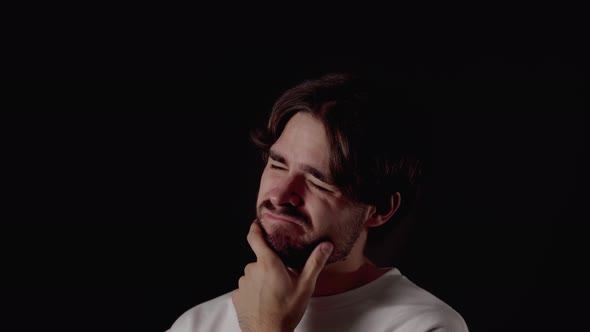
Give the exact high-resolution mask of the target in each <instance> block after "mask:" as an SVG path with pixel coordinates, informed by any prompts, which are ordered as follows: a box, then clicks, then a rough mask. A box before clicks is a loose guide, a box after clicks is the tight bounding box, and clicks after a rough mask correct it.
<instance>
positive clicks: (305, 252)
mask: <svg viewBox="0 0 590 332" xmlns="http://www.w3.org/2000/svg"><path fill="white" fill-rule="evenodd" d="M263 209H266V210H268V211H271V212H272V213H274V214H277V215H285V216H289V217H291V218H296V219H298V220H300V221H301V222H302V224H303V227H304V228H305V229H306V231H309V228H310V227H311V223H310V222H309V219H308V218H307V217H306V216H305V215H304V214H302V213H301V212H300V211H299V210H297V208H295V207H292V206H288V207H281V208H277V207H275V206H274V205H273V204H272V203H271V202H270V200H266V201H264V202H262V203H261V204H260V206H259V207H258V211H257V216H258V218H257V219H256V220H255V222H256V223H258V225H259V226H260V228H261V229H262V233H263V235H264V239H265V241H266V243H267V244H268V246H269V247H270V248H271V249H272V250H273V251H274V252H275V253H276V254H277V255H278V256H279V258H280V259H281V260H282V261H283V263H284V264H285V266H287V267H290V268H292V269H295V270H297V271H301V270H303V267H304V266H305V264H306V262H307V260H308V259H309V256H310V255H311V253H312V252H313V250H314V249H315V248H316V247H317V246H318V245H319V244H320V243H322V242H332V244H333V245H334V250H333V251H332V254H331V255H330V257H329V258H328V261H327V263H326V264H331V263H335V262H338V261H341V260H345V259H346V257H347V256H348V254H349V253H350V251H351V250H352V247H353V245H354V243H355V242H356V240H357V239H358V238H359V236H360V233H361V231H362V219H361V215H362V214H360V213H359V214H358V215H355V216H353V221H352V222H350V224H348V225H342V228H341V230H340V232H339V234H338V238H331V237H329V236H327V235H326V236H320V237H317V238H315V239H312V240H310V241H297V240H295V239H293V237H292V236H289V234H287V233H285V232H286V231H285V229H284V228H281V227H277V228H276V229H274V230H273V232H272V233H271V234H269V233H268V232H267V231H266V229H265V228H264V226H263V225H262V223H261V221H260V217H261V213H262V210H263Z"/></svg>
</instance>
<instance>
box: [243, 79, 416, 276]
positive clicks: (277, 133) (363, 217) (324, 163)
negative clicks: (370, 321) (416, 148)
mask: <svg viewBox="0 0 590 332" xmlns="http://www.w3.org/2000/svg"><path fill="white" fill-rule="evenodd" d="M371 87H372V86H371V85H370V84H367V82H364V81H362V80H359V79H355V78H353V77H351V76H348V75H341V74H332V75H327V76H324V77H322V78H320V79H318V80H313V81H306V82H304V83H302V84H300V85H298V86H295V87H294V88H292V89H290V90H288V91H287V92H285V93H284V94H283V95H282V96H281V97H280V98H279V99H278V100H277V102H276V103H275V105H274V106H273V109H272V112H271V115H270V119H269V122H268V126H267V128H266V129H265V130H264V131H262V132H259V133H257V135H256V136H254V139H255V142H256V143H257V144H258V146H259V147H260V148H261V150H262V152H263V157H264V159H265V161H266V166H265V168H264V171H263V174H262V177H261V181H260V189H259V193H258V199H257V217H258V222H260V223H261V226H262V229H263V230H264V232H265V233H266V239H267V242H268V243H269V245H270V246H271V248H273V249H274V250H275V252H277V254H278V255H279V256H280V257H281V258H282V259H283V261H285V263H286V264H287V265H289V266H291V267H294V268H297V269H299V268H301V267H302V265H303V264H304V263H305V260H306V259H307V257H308V255H309V254H310V253H311V251H312V250H313V249H314V248H315V246H316V245H317V244H318V243H320V242H322V241H326V240H327V241H330V242H332V243H333V244H334V251H333V253H332V256H331V257H330V259H329V260H328V263H334V262H337V261H341V260H344V259H345V258H346V257H347V256H348V255H349V253H350V252H351V250H352V249H353V248H354V247H355V246H358V247H361V250H362V247H364V245H365V240H366V232H367V230H368V229H369V228H372V227H376V226H380V225H382V224H384V223H385V222H386V221H387V220H388V219H390V217H391V216H392V215H393V214H394V213H395V212H396V211H397V210H398V208H399V207H400V203H401V202H404V200H408V202H404V203H409V202H410V201H411V197H412V196H413V180H414V177H415V176H416V173H417V161H416V159H415V158H413V156H412V155H411V150H410V149H408V148H407V144H405V143H407V142H405V141H404V140H405V139H408V137H404V136H406V135H403V133H404V132H405V130H403V128H404V126H406V125H408V124H407V123H405V122H404V119H405V117H404V116H403V114H408V112H409V111H410V110H409V109H408V108H407V104H405V103H399V102H398V100H395V98H396V93H395V91H391V95H390V96H389V97H391V98H392V99H391V102H390V103H389V104H384V103H382V102H380V101H383V99H382V98H379V95H378V94H377V95H372V93H375V92H376V91H374V89H371ZM383 115H385V116H383ZM391 115H400V116H399V117H396V116H391ZM404 205H407V204H404ZM402 206H403V205H402Z"/></svg>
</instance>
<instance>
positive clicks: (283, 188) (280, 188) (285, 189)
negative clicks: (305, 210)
mask: <svg viewBox="0 0 590 332" xmlns="http://www.w3.org/2000/svg"><path fill="white" fill-rule="evenodd" d="M297 181H298V180H297V179H296V178H294V177H289V178H285V179H283V181H280V182H279V183H277V185H276V186H275V187H274V188H273V189H272V191H271V192H270V202H271V203H272V204H273V205H274V206H284V205H287V204H288V205H292V206H294V207H299V206H301V205H302V204H303V198H302V197H301V195H300V194H298V190H297V187H298V184H297Z"/></svg>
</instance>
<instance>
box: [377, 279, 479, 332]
mask: <svg viewBox="0 0 590 332" xmlns="http://www.w3.org/2000/svg"><path fill="white" fill-rule="evenodd" d="M390 281H391V282H390V283H389V285H388V286H387V287H386V289H387V291H386V292H385V293H386V294H387V298H388V300H386V302H389V303H388V304H389V305H390V306H391V308H397V309H401V310H396V312H398V313H399V314H400V315H402V316H406V317H405V318H402V319H401V320H398V321H404V322H405V323H404V325H407V327H408V328H407V329H404V330H407V331H441V332H442V331H453V332H455V331H456V332H466V331H468V328H467V325H466V323H465V321H464V319H463V317H461V315H460V314H459V313H458V312H457V311H456V310H454V309H453V308H452V307H451V306H449V305H448V304H447V303H445V302H444V301H443V300H441V299H439V298H438V297H436V296H435V295H433V294H432V293H430V292H429V291H427V290H425V289H424V288H422V287H420V286H418V285H416V284H415V283H413V282H412V281H410V280H409V279H408V278H406V277H405V276H403V275H402V274H401V273H399V272H398V273H395V272H394V273H392V274H391V279H390ZM397 318H398V319H399V318H400V317H399V316H398V317H397Z"/></svg>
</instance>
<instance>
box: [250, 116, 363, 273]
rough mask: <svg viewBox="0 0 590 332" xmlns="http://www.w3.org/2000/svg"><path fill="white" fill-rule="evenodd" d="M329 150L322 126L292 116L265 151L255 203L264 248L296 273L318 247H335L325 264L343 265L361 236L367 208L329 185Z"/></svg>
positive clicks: (316, 121) (302, 117)
mask: <svg viewBox="0 0 590 332" xmlns="http://www.w3.org/2000/svg"><path fill="white" fill-rule="evenodd" d="M329 149H330V147H329V143H328V139H327V136H326V131H325V129H324V126H323V124H322V123H321V122H320V121H319V120H318V119H316V118H314V117H313V116H312V115H310V114H308V113H302V112H299V113H297V114H295V115H294V116H293V117H292V118H291V119H290V120H289V122H288V123H287V125H286V126H285V129H284V130H283V132H282V134H281V136H280V137H279V139H278V140H277V141H276V142H275V144H273V145H272V147H271V148H270V156H269V159H268V161H267V164H266V166H265V168H264V171H263V173H262V177H261V180H260V189H259V192H258V199H257V203H256V206H257V217H258V221H257V222H259V223H260V225H261V226H262V229H263V231H264V233H265V237H266V240H267V243H268V244H269V246H270V247H271V248H272V249H273V250H274V251H275V252H276V253H277V254H278V255H279V256H280V257H281V259H282V260H283V262H284V263H285V264H286V265H287V266H290V267H292V268H295V269H297V270H301V269H302V267H303V266H304V264H305V262H306V261H307V258H308V257H309V255H310V254H311V252H312V251H313V249H314V248H315V247H316V246H317V245H318V244H319V243H321V242H322V241H330V242H332V244H333V245H334V250H333V253H332V255H331V257H330V259H329V260H328V263H334V262H337V261H340V260H343V259H344V258H346V256H348V254H349V253H350V251H351V249H352V247H353V245H354V244H355V242H357V240H358V239H359V235H360V234H361V232H362V231H363V228H364V227H363V224H364V222H365V220H367V218H368V211H369V209H368V207H367V206H365V205H361V204H358V203H353V202H351V201H350V200H349V199H347V198H345V197H344V196H343V194H342V193H341V192H340V190H339V189H338V188H337V187H336V186H334V185H333V182H332V179H331V174H330V150H329Z"/></svg>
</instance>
